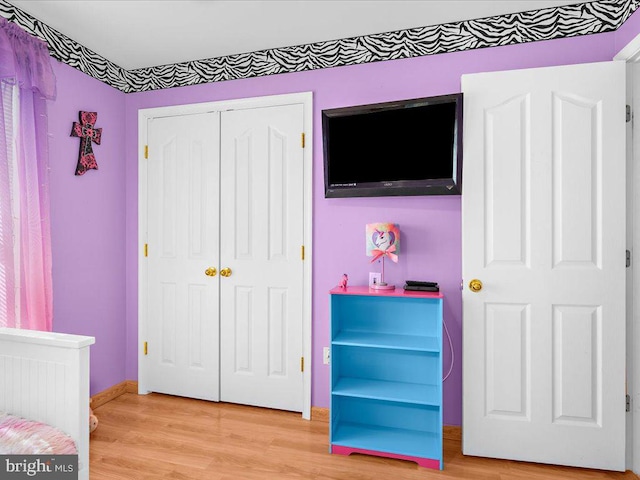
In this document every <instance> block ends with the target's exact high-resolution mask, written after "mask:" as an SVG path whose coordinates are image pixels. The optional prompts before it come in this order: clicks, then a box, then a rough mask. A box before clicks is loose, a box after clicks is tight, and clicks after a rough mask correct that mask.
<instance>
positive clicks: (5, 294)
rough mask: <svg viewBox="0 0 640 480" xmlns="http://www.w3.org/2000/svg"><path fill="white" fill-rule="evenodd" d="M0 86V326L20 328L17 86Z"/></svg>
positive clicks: (3, 84)
mask: <svg viewBox="0 0 640 480" xmlns="http://www.w3.org/2000/svg"><path fill="white" fill-rule="evenodd" d="M0 90H1V93H2V127H0V135H1V138H0V146H1V148H2V149H3V152H4V155H5V156H6V159H5V158H4V157H3V158H2V164H0V259H1V260H2V261H0V326H7V325H11V326H15V327H17V328H20V320H19V319H20V296H19V285H20V278H19V275H20V271H19V269H16V268H15V265H19V261H20V223H19V219H20V202H19V196H18V195H19V190H18V168H17V163H16V138H15V133H16V132H17V128H18V109H17V108H16V107H17V105H18V92H19V89H18V88H17V87H16V86H15V85H11V84H9V83H7V82H0ZM14 319H15V320H14Z"/></svg>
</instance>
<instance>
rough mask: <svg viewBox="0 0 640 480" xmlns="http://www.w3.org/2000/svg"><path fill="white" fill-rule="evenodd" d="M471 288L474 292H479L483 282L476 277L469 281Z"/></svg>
mask: <svg viewBox="0 0 640 480" xmlns="http://www.w3.org/2000/svg"><path fill="white" fill-rule="evenodd" d="M469 290H471V291H472V292H479V291H480V290H482V282H481V281H480V280H478V279H477V278H474V279H473V280H471V281H470V282H469Z"/></svg>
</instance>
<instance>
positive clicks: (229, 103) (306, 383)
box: [138, 92, 313, 419]
mask: <svg viewBox="0 0 640 480" xmlns="http://www.w3.org/2000/svg"><path fill="white" fill-rule="evenodd" d="M290 104H303V105H304V129H303V130H304V133H305V137H306V141H305V148H304V153H303V162H304V207H303V208H304V262H303V282H304V285H303V290H304V294H303V297H304V298H303V317H304V318H303V327H302V335H303V339H302V348H303V358H304V371H303V390H304V391H303V409H302V417H303V418H305V419H310V418H311V278H312V271H311V269H312V261H311V259H312V258H313V256H312V252H313V248H312V220H311V217H312V168H313V163H312V158H313V155H312V152H313V142H312V137H313V135H312V132H313V112H312V108H313V94H312V93H311V92H303V93H293V94H285V95H273V96H266V97H253V98H243V99H236V100H224V101H219V102H208V103H197V104H190V105H177V106H169V107H157V108H148V109H142V110H139V112H138V248H139V249H138V393H139V394H146V393H149V390H148V388H147V385H146V383H145V382H146V378H145V371H144V367H143V365H144V362H143V361H142V360H143V358H144V355H145V353H144V343H143V342H144V339H145V337H146V327H147V314H148V312H147V311H146V310H147V307H146V305H147V298H146V295H147V293H146V292H147V288H146V287H147V267H146V263H145V254H144V245H145V243H146V240H147V232H146V229H147V193H148V192H147V164H146V160H145V145H147V142H148V127H147V125H148V120H149V119H151V118H158V117H167V116H178V115H192V114H198V113H206V112H212V111H227V110H238V109H248V108H260V107H272V106H280V105H290Z"/></svg>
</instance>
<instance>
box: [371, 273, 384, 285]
mask: <svg viewBox="0 0 640 480" xmlns="http://www.w3.org/2000/svg"><path fill="white" fill-rule="evenodd" d="M381 281H382V274H381V273H380V272H369V286H370V287H373V286H374V285H378V284H379V283H380V282H381Z"/></svg>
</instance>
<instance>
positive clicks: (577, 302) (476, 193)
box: [462, 62, 626, 470]
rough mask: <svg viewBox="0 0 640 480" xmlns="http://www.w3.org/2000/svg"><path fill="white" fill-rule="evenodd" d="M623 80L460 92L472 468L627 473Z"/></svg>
mask: <svg viewBox="0 0 640 480" xmlns="http://www.w3.org/2000/svg"><path fill="white" fill-rule="evenodd" d="M624 77H625V71H624V62H617V63H602V64H588V65H574V66H566V67H554V68H543V69H533V70H518V71H511V72H497V73H486V74H477V75H469V76H464V77H463V79H462V89H463V92H464V95H465V98H464V101H465V105H464V108H465V109H464V115H465V119H464V121H465V124H464V187H463V188H464V190H463V196H462V208H463V278H464V289H463V313H464V322H463V323H464V325H463V356H464V364H463V370H464V372H463V382H464V383H463V387H464V388H463V392H464V395H463V410H464V412H463V413H464V414H463V452H464V453H465V454H467V455H479V456H487V457H498V458H509V459H515V460H525V461H533V462H542V463H553V464H561V465H574V466H581V467H592V468H601V469H611V470H624V468H625V219H626V214H625V137H624V128H625V125H624V124H625V120H624V110H625V109H624V95H625V88H624V81H625V80H624ZM472 279H479V280H481V282H482V289H481V290H480V291H478V292H476V293H474V292H472V291H471V290H470V288H469V283H470V281H471V280H472Z"/></svg>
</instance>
